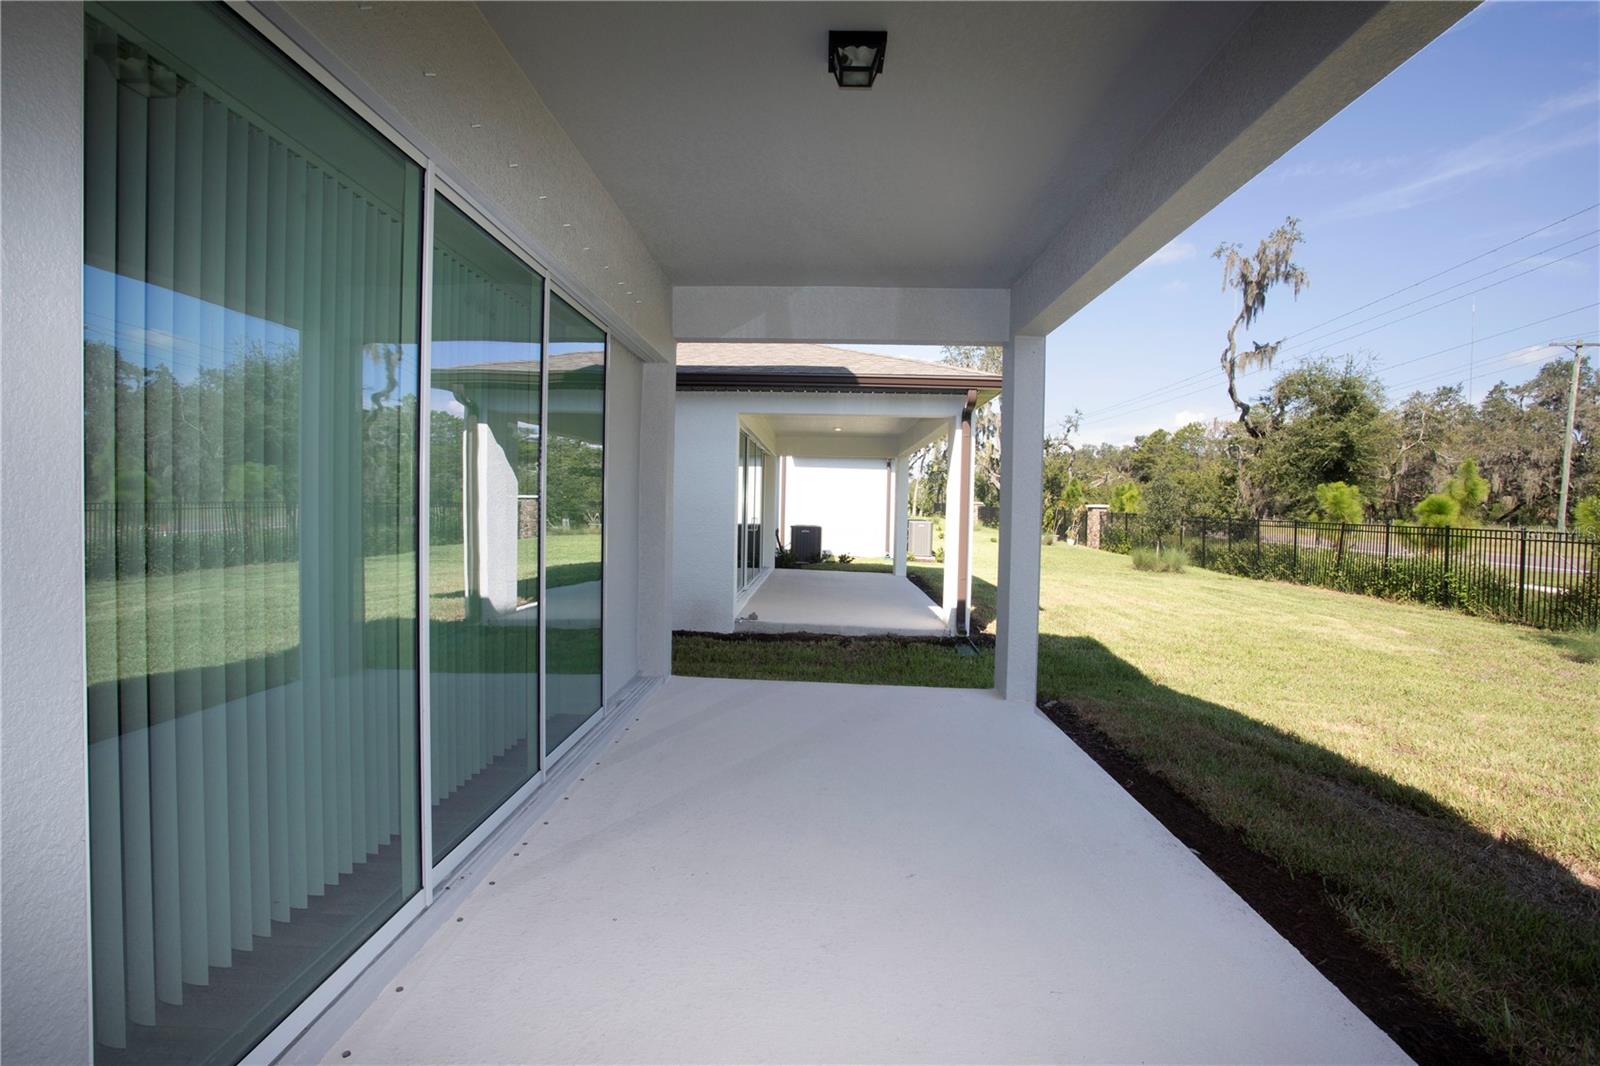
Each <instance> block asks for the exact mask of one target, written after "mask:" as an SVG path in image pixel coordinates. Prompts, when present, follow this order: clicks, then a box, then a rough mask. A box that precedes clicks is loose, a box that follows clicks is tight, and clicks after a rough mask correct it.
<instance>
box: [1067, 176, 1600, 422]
mask: <svg viewBox="0 0 1600 1066" xmlns="http://www.w3.org/2000/svg"><path fill="white" fill-rule="evenodd" d="M1596 208H1600V202H1597V203H1593V204H1590V205H1589V206H1588V207H1585V208H1582V209H1580V210H1577V211H1574V212H1572V213H1571V214H1569V215H1566V216H1564V217H1562V218H1558V219H1556V220H1555V221H1554V222H1549V223H1546V224H1545V225H1543V226H1540V227H1538V228H1537V229H1532V230H1529V231H1528V232H1527V233H1524V234H1522V235H1521V236H1520V237H1515V238H1513V239H1512V240H1509V241H1506V242H1505V243H1504V244H1499V245H1496V246H1495V247H1493V248H1490V249H1488V250H1487V251H1484V252H1479V253H1478V254H1477V255H1474V256H1471V257H1469V258H1467V259H1463V260H1461V261H1460V262H1458V263H1455V264H1452V265H1451V266H1448V267H1445V268H1444V269H1443V270H1439V271H1435V272H1434V273H1432V274H1429V275H1428V276H1427V277H1425V278H1421V279H1419V280H1417V281H1413V282H1411V283H1410V284H1408V285H1403V286H1401V287H1400V288H1398V289H1395V290H1394V291H1393V292H1389V293H1386V294H1384V295H1383V296H1379V297H1377V298H1376V299H1373V300H1369V301H1367V302H1366V303H1364V304H1361V305H1360V306H1358V307H1352V308H1351V309H1350V310H1348V311H1344V312H1341V313H1340V314H1337V315H1334V316H1333V317H1332V318H1328V319H1324V320H1323V321H1322V322H1319V323H1317V324H1316V325H1314V326H1307V327H1306V328H1305V329H1302V330H1298V331H1296V332H1294V333H1290V334H1288V335H1287V336H1285V337H1284V338H1283V340H1284V341H1285V342H1287V341H1290V340H1293V339H1294V338H1296V337H1301V336H1304V335H1305V334H1307V333H1312V332H1315V331H1316V330H1319V329H1321V328H1322V327H1324V326H1327V325H1329V324H1331V323H1333V322H1337V321H1339V320H1340V319H1342V318H1348V317H1349V316H1351V315H1353V314H1356V313H1358V312H1360V311H1364V310H1366V309H1367V308H1369V307H1373V306H1376V305H1377V304H1380V303H1383V302H1384V301H1385V300H1388V299H1390V298H1392V297H1395V296H1398V295H1400V294H1401V293H1404V292H1409V291H1411V290H1412V289H1415V288H1418V287H1420V286H1423V285H1426V284H1427V283H1428V282H1430V281H1433V280H1435V279H1437V278H1441V277H1443V276H1444V275H1446V274H1449V273H1452V272H1454V271H1456V270H1459V269H1461V268H1462V267H1464V266H1468V265H1470V264H1472V263H1475V262H1477V261H1478V260H1480V259H1484V258H1486V257H1488V256H1491V255H1494V254H1495V253H1496V252H1500V251H1504V250H1505V249H1507V248H1510V247H1511V246H1512V245H1515V244H1520V243H1521V242H1523V241H1525V240H1527V239H1528V238H1530V237H1536V236H1538V235H1539V234H1541V233H1544V232H1546V231H1547V230H1551V229H1554V228H1555V227H1557V226H1559V225H1561V224H1563V223H1565V222H1570V221H1572V220H1573V219H1575V218H1577V217H1578V216H1579V215H1582V214H1586V213H1588V212H1590V211H1593V210H1595V209H1596ZM1596 232H1600V230H1592V231H1590V232H1589V233H1588V234H1581V235H1579V236H1578V237H1572V238H1568V239H1567V240H1565V241H1560V242H1558V243H1557V244H1555V245H1553V246H1552V248H1551V249H1546V251H1551V250H1554V249H1555V248H1560V247H1562V246H1563V245H1566V244H1571V243H1572V242H1573V241H1575V240H1581V239H1582V238H1583V237H1584V236H1592V235H1593V234H1594V233H1596ZM1584 250H1585V251H1586V250H1587V249H1584ZM1542 254H1545V252H1535V253H1533V255H1529V256H1524V257H1523V258H1522V259H1518V260H1513V261H1512V262H1511V263H1507V264H1505V265H1503V266H1500V267H1497V268H1495V269H1494V270H1490V271H1486V272H1485V273H1483V274H1480V275H1477V277H1474V278H1468V279H1466V280H1465V281H1461V282H1457V283H1456V284H1455V285H1450V286H1446V287H1445V288H1444V289H1441V290H1439V292H1448V291H1449V290H1450V289H1452V288H1459V287H1460V286H1461V285H1465V284H1469V283H1470V282H1472V281H1475V280H1477V279H1478V278H1483V277H1487V276H1489V275H1490V274H1495V273H1498V272H1499V271H1501V270H1505V269H1507V268H1508V267H1511V266H1515V265H1517V264H1518V263H1523V262H1526V261H1527V260H1528V259H1531V258H1533V256H1536V255H1542ZM1576 254H1581V252H1580V253H1576ZM1566 258H1570V256H1569V257H1566ZM1545 265H1549V264H1545ZM1503 280H1504V281H1511V280H1514V279H1513V278H1506V279H1503ZM1434 295H1438V293H1435V294H1434ZM1467 295H1473V294H1471V293H1464V294H1463V296H1467ZM1428 298H1429V297H1427V296H1423V297H1419V298H1418V300H1425V299H1428ZM1412 302H1413V303H1415V302H1417V301H1412ZM1446 302H1448V301H1446ZM1402 306H1410V304H1405V305H1402ZM1399 309H1400V308H1398V307H1396V308H1390V309H1389V311H1384V312H1381V313H1380V314H1378V315H1374V316H1371V317H1372V318H1381V317H1383V315H1385V314H1389V313H1390V312H1392V311H1396V310H1399ZM1362 321H1371V318H1368V319H1363V320H1362ZM1396 321H1404V320H1403V319H1397V320H1396ZM1359 324H1360V323H1355V322H1352V323H1347V324H1346V325H1345V326H1342V327H1340V328H1339V329H1337V330H1334V331H1333V332H1334V333H1339V332H1342V331H1343V330H1344V329H1348V328H1350V327H1352V326H1355V325H1359ZM1379 328H1381V327H1379ZM1369 332H1370V331H1369ZM1346 339H1347V340H1348V339H1353V338H1346ZM1303 343H1314V342H1303ZM1301 346H1302V345H1291V346H1290V347H1291V348H1293V347H1301ZM1210 374H1211V371H1210V370H1203V371H1200V372H1198V373H1195V374H1190V375H1188V376H1186V377H1182V378H1178V379H1176V380H1174V381H1169V382H1167V383H1166V384H1164V385H1159V386H1157V387H1156V388H1154V389H1151V390H1148V391H1146V392H1144V393H1141V394H1140V395H1138V396H1131V397H1129V398H1128V399H1126V400H1119V401H1117V402H1115V403H1110V404H1107V405H1105V406H1104V407H1101V408H1099V409H1097V410H1094V411H1089V412H1087V413H1086V414H1085V416H1084V417H1086V418H1093V417H1103V416H1105V415H1107V414H1111V413H1114V412H1115V411H1116V410H1117V409H1118V408H1122V407H1126V406H1127V405H1129V404H1138V403H1142V402H1144V401H1147V400H1150V399H1152V398H1155V397H1157V396H1158V395H1159V394H1162V393H1165V392H1167V391H1169V390H1171V389H1175V388H1180V387H1182V386H1183V385H1186V384H1188V383H1189V382H1191V381H1199V380H1200V379H1202V378H1204V377H1208V376H1209V375H1210ZM1182 395H1193V393H1192V392H1191V393H1187V394H1181V395H1173V396H1171V397H1169V398H1170V399H1180V398H1182Z"/></svg>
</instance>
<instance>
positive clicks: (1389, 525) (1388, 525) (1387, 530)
mask: <svg viewBox="0 0 1600 1066" xmlns="http://www.w3.org/2000/svg"><path fill="white" fill-rule="evenodd" d="M1393 532H1394V523H1393V522H1388V521H1386V522H1384V523H1383V578H1384V580H1385V581H1387V580H1388V579H1389V535H1390V534H1391V533H1393Z"/></svg>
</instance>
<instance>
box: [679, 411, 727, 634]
mask: <svg viewBox="0 0 1600 1066" xmlns="http://www.w3.org/2000/svg"><path fill="white" fill-rule="evenodd" d="M740 403H741V398H740V396H739V395H738V394H726V393H711V392H680V393H678V403H677V418H676V440H675V443H674V451H673V474H672V480H673V487H674V493H675V499H674V501H673V507H672V628H674V629H691V630H700V631H705V632H711V633H727V632H730V631H731V630H732V629H733V601H734V593H735V588H734V585H735V582H736V579H735V576H734V556H733V552H734V547H735V543H736V542H735V539H734V537H735V533H734V524H735V519H734V516H735V513H736V509H737V507H738V501H739V496H738V474H737V473H736V471H737V469H738V456H739V407H740Z"/></svg>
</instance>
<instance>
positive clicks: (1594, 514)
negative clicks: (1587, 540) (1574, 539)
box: [1573, 493, 1600, 537]
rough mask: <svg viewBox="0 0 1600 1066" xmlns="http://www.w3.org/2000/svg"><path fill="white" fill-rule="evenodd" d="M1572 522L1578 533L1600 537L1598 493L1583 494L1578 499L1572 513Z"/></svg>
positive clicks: (1599, 498) (1599, 499) (1599, 494)
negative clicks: (1581, 497)
mask: <svg viewBox="0 0 1600 1066" xmlns="http://www.w3.org/2000/svg"><path fill="white" fill-rule="evenodd" d="M1573 524H1574V525H1576V526H1577V529H1578V532H1579V533H1584V534H1587V535H1588V536H1591V537H1600V493H1596V494H1595V495H1593V496H1585V497H1584V498H1583V499H1581V500H1579V501H1578V506H1577V509H1576V511H1575V512H1574V514H1573Z"/></svg>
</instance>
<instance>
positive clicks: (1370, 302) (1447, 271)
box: [1283, 203, 1600, 341]
mask: <svg viewBox="0 0 1600 1066" xmlns="http://www.w3.org/2000/svg"><path fill="white" fill-rule="evenodd" d="M1597 207H1600V203H1593V204H1590V205H1589V206H1588V207H1585V208H1583V209H1582V210H1579V211H1574V212H1572V214H1570V215H1568V216H1566V217H1565V218H1558V219H1556V220H1555V221H1554V222H1551V223H1548V224H1547V225H1543V226H1540V227H1539V228H1538V229H1536V230H1529V231H1528V232H1527V233H1524V234H1523V235H1522V236H1520V237H1516V238H1513V239H1512V240H1509V241H1507V242H1506V243H1504V244H1501V245H1497V246H1496V247H1494V248H1490V249H1489V250H1488V251H1487V252H1479V253H1478V254H1477V255H1475V256H1473V257H1472V258H1470V259H1463V260H1462V261H1461V262H1459V263H1456V264H1455V265H1454V266H1447V267H1445V268H1444V269H1443V270H1441V271H1438V272H1437V273H1434V274H1429V275H1428V276H1427V277H1425V278H1423V279H1422V280H1420V281H1413V282H1412V283H1411V284H1409V285H1403V286H1401V287H1400V288H1398V289H1396V290H1394V291H1393V292H1390V293H1385V294H1384V295H1382V296H1379V297H1378V298H1377V299H1375V300H1368V301H1367V302H1366V303H1364V304H1362V305H1361V306H1360V307H1352V308H1351V309H1350V310H1348V311H1345V312H1342V313H1340V314H1337V315H1334V316H1333V317H1332V318H1329V319H1326V320H1324V321H1322V322H1318V323H1317V324H1316V325H1314V326H1307V327H1306V328H1305V329H1302V330H1299V331H1297V332H1295V333H1291V334H1289V335H1288V336H1287V337H1284V338H1283V339H1284V340H1286V341H1290V340H1293V339H1294V338H1296V337H1298V336H1301V335H1302V334H1306V333H1310V332H1312V331H1314V330H1319V329H1321V328H1322V327H1323V326H1326V325H1328V324H1330V323H1333V322H1337V321H1339V319H1341V318H1348V317H1349V316H1350V315H1353V314H1355V313H1357V312H1358V311H1365V310H1366V309H1367V308H1369V307H1373V306H1375V305H1377V304H1381V303H1383V302H1384V301H1385V300H1387V299H1389V298H1390V297H1393V296H1399V295H1400V294H1401V293H1403V292H1410V291H1411V290H1412V289H1415V288H1417V287H1418V286H1420V285H1426V284H1427V283H1428V282H1430V281H1433V280H1434V279H1436V278H1442V277H1444V276H1445V275H1446V274H1450V273H1453V272H1455V271H1457V270H1460V269H1461V268H1462V267H1464V266H1467V265H1468V264H1471V263H1476V262H1477V261H1478V260H1480V259H1483V258H1485V257H1487V256H1491V255H1493V254H1494V253H1496V252H1503V251H1505V250H1506V249H1507V248H1510V247H1511V246H1512V245H1513V244H1521V243H1522V242H1523V241H1525V240H1527V239H1528V238H1529V237H1537V236H1538V235H1539V234H1541V233H1543V232H1544V231H1545V230H1549V229H1554V228H1555V227H1557V226H1559V225H1561V224H1562V223H1563V222H1571V221H1572V220H1573V219H1575V218H1577V217H1578V216H1579V215H1583V214H1587V213H1588V212H1590V211H1593V210H1594V209H1595V208H1597ZM1562 243H1563V244H1565V243H1567V242H1565V241H1563V242H1562ZM1490 273H1493V271H1491V272H1490Z"/></svg>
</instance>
